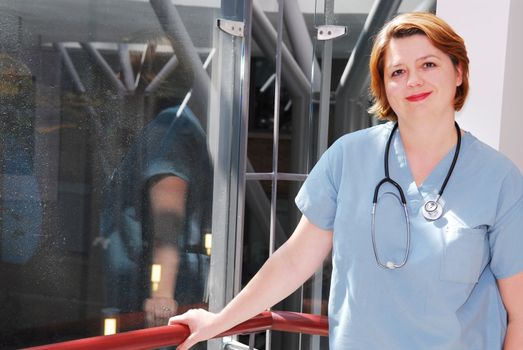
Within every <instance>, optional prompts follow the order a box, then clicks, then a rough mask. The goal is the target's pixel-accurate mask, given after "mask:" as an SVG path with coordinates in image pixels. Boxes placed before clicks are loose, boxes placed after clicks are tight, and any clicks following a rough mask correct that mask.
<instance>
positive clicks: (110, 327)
mask: <svg viewBox="0 0 523 350" xmlns="http://www.w3.org/2000/svg"><path fill="white" fill-rule="evenodd" d="M117 326H118V322H117V320H116V318H114V317H108V318H105V319H104V335H111V334H116V329H117V328H116V327H117Z"/></svg>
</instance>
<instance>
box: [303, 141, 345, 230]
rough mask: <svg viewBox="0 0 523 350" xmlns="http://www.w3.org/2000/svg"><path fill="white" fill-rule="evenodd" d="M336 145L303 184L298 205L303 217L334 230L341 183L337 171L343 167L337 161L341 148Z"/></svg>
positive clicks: (327, 152) (321, 226) (326, 228)
mask: <svg viewBox="0 0 523 350" xmlns="http://www.w3.org/2000/svg"><path fill="white" fill-rule="evenodd" d="M337 146H338V145H337V144H334V145H333V146H332V147H331V148H329V149H328V150H327V151H326V152H325V153H324V154H323V156H322V157H321V158H320V160H319V161H318V163H316V166H314V168H313V169H312V171H311V172H310V174H309V176H308V177H307V180H305V182H304V183H303V186H302V187H301V189H300V191H299V192H298V195H297V196H296V205H297V206H298V208H299V209H300V211H301V212H302V214H303V215H305V217H306V218H307V219H308V220H309V221H311V222H312V223H313V224H315V225H316V226H318V227H320V228H322V229H324V230H332V229H333V227H334V218H335V216H336V207H337V197H338V188H339V183H338V181H337V178H338V176H336V174H337V171H336V170H337V169H339V167H340V166H341V164H339V162H338V161H337V159H339V158H341V157H340V152H341V150H340V148H341V147H337Z"/></svg>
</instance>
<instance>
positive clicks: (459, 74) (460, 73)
mask: <svg viewBox="0 0 523 350" xmlns="http://www.w3.org/2000/svg"><path fill="white" fill-rule="evenodd" d="M455 68H456V86H461V84H463V69H462V68H461V63H458V64H456V65H455Z"/></svg>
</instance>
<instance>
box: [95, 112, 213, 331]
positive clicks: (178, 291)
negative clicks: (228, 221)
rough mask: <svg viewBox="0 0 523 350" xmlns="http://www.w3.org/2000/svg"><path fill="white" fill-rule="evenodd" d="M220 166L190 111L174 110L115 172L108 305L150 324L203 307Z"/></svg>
mask: <svg viewBox="0 0 523 350" xmlns="http://www.w3.org/2000/svg"><path fill="white" fill-rule="evenodd" d="M212 179H213V175H212V167H211V160H210V156H209V152H208V147H207V143H206V136H205V132H204V131H203V129H202V128H201V126H200V124H199V122H198V120H197V118H196V117H195V115H194V114H193V113H192V112H191V111H190V110H189V109H187V108H186V109H184V110H183V111H180V110H179V109H178V108H169V109H166V110H164V111H162V112H161V113H159V114H158V115H157V116H156V117H155V118H154V119H153V120H152V121H151V122H150V123H149V124H148V125H146V127H145V128H144V130H143V131H142V133H141V135H140V136H139V137H138V139H137V140H136V142H135V143H134V145H132V146H131V147H130V149H129V151H128V152H127V154H126V156H125V157H124V159H123V160H122V163H121V165H120V166H119V167H118V168H117V169H116V171H115V172H114V174H113V175H112V177H111V180H110V183H109V186H108V188H107V191H106V193H105V200H104V210H103V214H102V215H103V217H102V222H101V237H99V238H98V239H97V242H95V243H98V244H100V245H101V246H102V247H103V248H104V256H105V264H104V266H105V269H106V271H105V273H106V277H107V278H106V283H105V289H106V306H107V307H108V308H111V309H113V308H114V309H118V312H119V313H120V314H129V313H135V312H137V311H140V310H142V308H143V310H144V311H145V320H146V324H147V325H148V326H158V325H163V324H165V322H166V321H167V319H168V317H169V316H170V315H173V314H175V313H176V311H177V309H178V305H180V309H184V308H185V309H186V308H188V307H194V306H197V307H199V306H201V305H198V304H202V303H203V302H204V298H205V289H206V282H207V276H208V270H209V256H208V254H207V253H208V252H206V251H205V249H204V246H203V239H204V235H205V234H206V233H210V223H211V221H210V217H211V204H212Z"/></svg>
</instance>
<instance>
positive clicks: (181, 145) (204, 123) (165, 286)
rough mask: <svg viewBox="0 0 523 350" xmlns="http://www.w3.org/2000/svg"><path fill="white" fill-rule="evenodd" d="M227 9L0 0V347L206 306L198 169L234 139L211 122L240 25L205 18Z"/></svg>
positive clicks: (204, 204)
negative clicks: (227, 27) (234, 28)
mask: <svg viewBox="0 0 523 350" xmlns="http://www.w3.org/2000/svg"><path fill="white" fill-rule="evenodd" d="M242 15H243V7H242V6H241V4H238V3H237V2H235V1H223V2H222V3H221V2H220V1H179V2H178V1H174V2H171V1H170V0H151V1H130V0H101V1H100V0H81V1H62V0H44V1H32V0H12V1H11V0H1V1H0V23H1V25H0V26H1V28H0V75H1V77H0V110H1V114H0V123H1V126H0V165H1V171H0V193H1V197H0V208H1V210H0V234H1V236H0V248H1V250H0V280H2V281H3V282H2V283H0V314H1V315H2V317H0V329H2V332H1V335H0V348H2V349H14V348H21V347H26V346H32V345H38V344H44V343H53V342H58V341H63V340H67V339H74V338H81V337H88V336H95V335H101V334H111V333H114V332H122V331H126V330H131V329H137V328H143V327H151V326H157V325H164V324H166V322H167V318H168V317H169V316H170V315H172V314H174V313H176V312H183V311H184V310H187V309H188V308H189V307H204V308H206V307H208V303H209V294H210V293H209V262H210V257H211V255H212V253H211V252H213V239H214V237H213V233H214V232H213V230H212V224H213V215H212V209H213V185H214V182H215V176H214V175H213V174H216V173H217V172H219V173H224V172H225V173H227V174H230V173H231V167H235V168H236V169H237V164H236V163H234V161H230V160H229V161H223V157H222V158H220V156H219V155H218V152H219V151H220V152H222V153H227V154H229V155H231V154H235V153H237V152H238V146H237V143H238V135H237V134H225V135H224V134H222V135H219V134H218V132H219V130H221V129H223V128H224V127H225V126H227V127H229V125H230V124H229V123H231V122H235V120H239V118H240V108H238V107H237V106H238V105H240V104H241V79H240V78H241V75H240V74H239V72H240V66H241V54H242V52H241V40H242V38H241V37H238V38H236V37H235V36H234V35H231V34H228V33H225V32H223V31H221V30H220V29H219V28H218V27H217V19H218V18H220V19H221V20H222V21H223V20H229V19H232V20H242ZM224 42H226V43H227V44H224ZM223 50H225V52H224V51H223ZM224 55H226V57H227V60H224V59H223V57H224ZM224 87H226V88H224ZM234 137H235V138H236V139H235V140H232V138H234ZM218 139H219V142H218V141H217V140H218ZM223 145H226V146H223ZM219 147H221V148H219ZM224 147H228V148H227V150H226V151H225V150H224V149H223V148H224ZM236 158H237V156H236ZM214 200H218V201H220V202H222V203H223V202H224V201H228V200H229V198H228V194H222V193H220V192H219V193H218V195H217V197H215V198H214ZM223 234H224V233H222V235H223ZM221 277H223V276H221Z"/></svg>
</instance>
